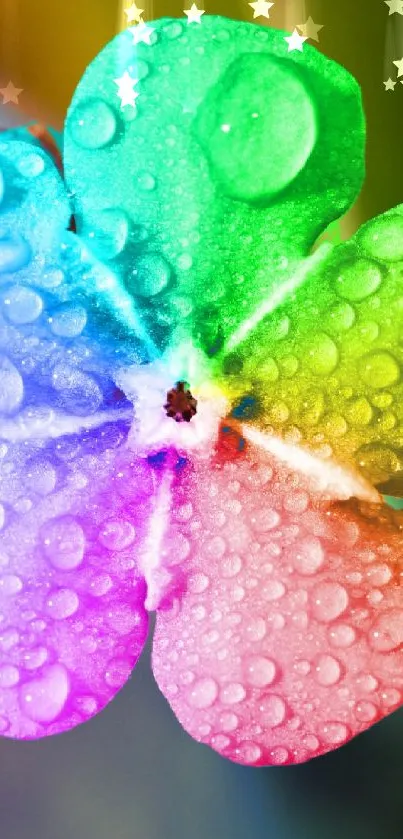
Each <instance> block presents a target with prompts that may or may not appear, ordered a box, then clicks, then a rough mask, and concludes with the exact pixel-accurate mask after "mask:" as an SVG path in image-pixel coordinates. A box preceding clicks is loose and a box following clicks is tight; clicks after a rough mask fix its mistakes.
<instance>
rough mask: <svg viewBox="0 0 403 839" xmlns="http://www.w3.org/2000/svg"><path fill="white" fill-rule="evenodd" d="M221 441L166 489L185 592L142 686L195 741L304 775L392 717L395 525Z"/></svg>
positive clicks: (397, 677) (166, 613) (400, 548)
mask: <svg viewBox="0 0 403 839" xmlns="http://www.w3.org/2000/svg"><path fill="white" fill-rule="evenodd" d="M224 438H225V434H222V437H221V443H220V445H219V448H218V451H217V454H216V456H215V458H214V460H213V461H211V462H210V464H209V465H206V464H202V463H201V462H199V463H197V462H193V464H192V468H191V469H189V471H188V472H187V473H186V470H184V473H183V479H182V482H181V484H180V485H179V484H178V485H177V486H176V490H175V489H174V495H173V502H172V504H173V506H172V525H171V528H170V530H169V532H168V535H167V537H166V541H165V545H164V547H165V551H166V555H167V558H168V559H167V561H168V562H171V563H176V564H177V567H178V568H180V570H181V574H182V588H181V590H179V591H178V592H177V595H176V596H173V597H172V598H171V599H170V601H169V602H167V603H166V604H165V608H163V609H159V611H158V614H157V622H156V631H155V636H154V646H153V670H154V674H155V677H156V680H157V683H158V685H159V687H160V689H161V690H162V692H163V693H164V695H165V696H166V698H167V699H168V701H169V703H170V705H171V707H172V708H173V710H174V712H175V713H176V715H177V717H178V719H179V720H180V722H181V723H182V725H183V726H184V728H185V729H186V730H187V731H188V732H189V733H190V734H191V735H192V736H193V737H194V738H195V739H197V740H199V741H201V742H203V743H206V744H208V745H209V746H211V747H212V748H213V749H215V750H216V751H218V752H220V753H221V754H222V755H224V756H225V757H228V758H230V759H231V760H234V761H236V762H238V763H244V764H248V765H255V766H256V765H280V764H285V763H295V762H302V761H306V760H308V759H310V758H311V757H314V756H317V755H320V754H323V753H325V752H327V751H329V750H331V749H334V748H336V747H338V746H341V745H342V744H343V743H345V742H347V741H348V740H349V739H350V738H351V737H353V736H354V735H357V734H359V733H360V732H362V731H364V730H365V729H366V728H368V727H369V726H370V725H372V724H373V723H374V722H376V720H379V719H381V717H383V716H385V715H387V714H389V713H390V712H391V711H392V710H393V709H394V708H396V707H397V706H398V705H399V704H401V701H402V689H403V679H402V643H403V610H402V608H401V570H402V568H401V561H402V552H403V536H402V531H403V518H402V513H397V512H395V511H392V510H391V509H390V508H388V507H385V506H384V505H382V504H380V505H379V504H376V503H371V502H369V501H365V500H362V499H360V500H359V499H358V498H350V500H349V499H348V494H349V493H348V491H347V492H344V490H343V487H342V485H341V484H340V485H339V490H338V491H337V481H336V484H333V489H332V488H331V485H332V481H331V480H330V482H329V484H328V486H327V487H326V473H325V472H323V473H322V477H321V478H319V481H318V479H317V478H315V477H310V476H309V474H307V473H305V475H303V474H302V473H299V472H298V471H296V470H295V471H293V470H291V469H290V467H289V466H287V465H286V464H285V463H284V462H283V461H281V460H280V459H278V458H275V457H274V456H272V455H271V454H269V453H267V452H264V451H262V449H261V447H259V448H257V447H255V446H254V445H252V444H248V445H247V447H246V448H244V449H243V450H242V451H236V450H234V449H232V450H231V448H229V447H228V444H227V442H226V441H225V442H224ZM332 493H335V494H336V496H337V494H338V495H339V499H344V500H332ZM178 545H180V546H181V550H180V554H179V555H178V548H177V546H178Z"/></svg>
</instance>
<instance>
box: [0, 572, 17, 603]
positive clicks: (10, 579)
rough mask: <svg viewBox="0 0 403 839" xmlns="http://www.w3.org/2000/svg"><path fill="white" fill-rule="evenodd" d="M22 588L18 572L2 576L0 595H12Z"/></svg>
mask: <svg viewBox="0 0 403 839" xmlns="http://www.w3.org/2000/svg"><path fill="white" fill-rule="evenodd" d="M21 590H22V581H21V579H20V578H19V577H17V576H16V574H5V576H4V577H0V596H1V595H2V594H4V595H5V596H6V597H12V596H13V595H15V594H18V593H19V592H20V591H21Z"/></svg>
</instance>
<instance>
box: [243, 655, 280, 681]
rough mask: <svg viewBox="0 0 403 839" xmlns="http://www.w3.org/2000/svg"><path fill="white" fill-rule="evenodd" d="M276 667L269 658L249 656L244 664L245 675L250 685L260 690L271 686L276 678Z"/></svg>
mask: <svg viewBox="0 0 403 839" xmlns="http://www.w3.org/2000/svg"><path fill="white" fill-rule="evenodd" d="M276 672H277V670H276V665H275V663H274V661H271V660H270V659H269V658H264V657H263V656H260V655H255V656H250V657H249V658H248V659H247V661H246V662H245V675H246V679H247V681H248V682H249V684H250V685H253V687H257V688H262V687H266V685H271V684H272V682H274V679H275V678H276Z"/></svg>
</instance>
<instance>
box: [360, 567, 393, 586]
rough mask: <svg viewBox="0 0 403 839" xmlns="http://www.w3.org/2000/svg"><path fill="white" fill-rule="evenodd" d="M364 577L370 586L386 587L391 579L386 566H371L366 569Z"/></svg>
mask: <svg viewBox="0 0 403 839" xmlns="http://www.w3.org/2000/svg"><path fill="white" fill-rule="evenodd" d="M366 577H367V580H368V582H369V584H370V585H371V586H386V585H387V583H389V581H390V580H391V579H392V571H391V570H390V568H389V566H388V565H386V564H383V565H371V566H370V567H369V568H367V571H366Z"/></svg>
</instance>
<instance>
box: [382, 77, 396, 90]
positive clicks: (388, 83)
mask: <svg viewBox="0 0 403 839" xmlns="http://www.w3.org/2000/svg"><path fill="white" fill-rule="evenodd" d="M384 85H385V90H394V89H395V85H396V82H394V81H392V79H387V80H386V82H384Z"/></svg>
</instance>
